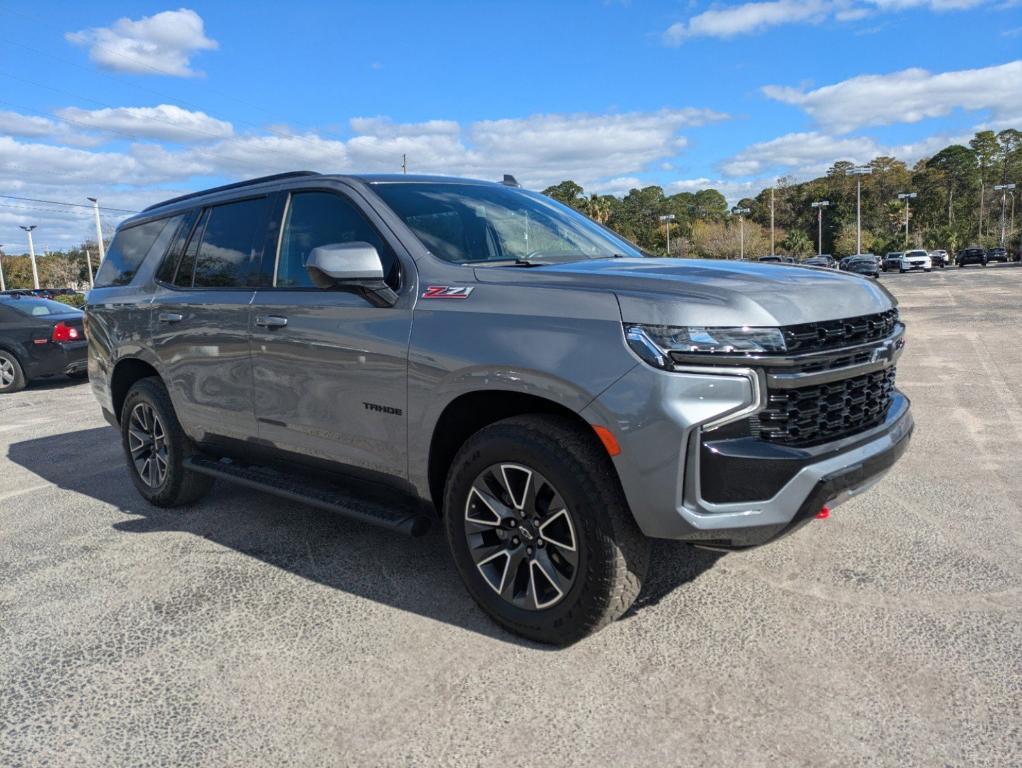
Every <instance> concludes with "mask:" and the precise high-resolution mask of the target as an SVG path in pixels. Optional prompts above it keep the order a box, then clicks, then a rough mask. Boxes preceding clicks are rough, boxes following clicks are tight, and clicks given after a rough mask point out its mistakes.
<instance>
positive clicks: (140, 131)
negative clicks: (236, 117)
mask: <svg viewBox="0 0 1022 768" xmlns="http://www.w3.org/2000/svg"><path fill="white" fill-rule="evenodd" d="M57 115H58V116H59V117H61V118H63V119H65V120H68V121H70V122H72V123H74V124H76V125H78V126H80V127H83V128H89V129H93V130H98V131H110V132H113V133H120V134H127V135H128V136H132V137H136V138H146V139H157V140H160V141H173V142H189V141H210V140H214V139H225V138H228V137H230V136H232V135H233V134H234V128H233V127H232V126H231V124H230V123H228V122H225V121H223V120H217V119H216V118H213V117H210V116H209V115H207V114H206V113H205V112H190V111H189V110H187V109H182V108H181V107H177V106H174V105H172V104H160V105H159V106H156V107H116V108H109V109H93V110H88V109H79V108H78V107H67V108H65V109H61V110H58V111H57Z"/></svg>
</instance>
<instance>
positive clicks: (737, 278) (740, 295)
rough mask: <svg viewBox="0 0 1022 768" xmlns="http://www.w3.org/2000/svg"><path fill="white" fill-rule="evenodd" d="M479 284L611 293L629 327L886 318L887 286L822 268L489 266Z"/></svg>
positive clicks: (608, 263)
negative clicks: (869, 316)
mask: <svg viewBox="0 0 1022 768" xmlns="http://www.w3.org/2000/svg"><path fill="white" fill-rule="evenodd" d="M475 273H476V278H477V279H478V280H479V282H481V283H507V284H516V285H523V286H526V285H542V286H544V287H562V288H565V289H572V288H574V289H587V290H599V291H612V292H613V293H615V294H616V295H617V297H618V301H619V303H620V305H621V317H622V320H624V322H626V323H649V324H656V325H699V326H740V325H753V326H782V325H796V324H798V323H806V322H814V321H819V320H838V319H842V318H846V317H858V316H860V315H871V314H874V313H877V312H883V311H885V310H888V309H890V308H891V307H893V306H895V305H896V304H897V301H896V300H895V299H894V297H893V296H891V294H890V293H888V292H887V290H886V289H885V288H883V287H882V286H880V285H877V284H876V283H873V282H869V281H866V280H863V279H862V278H861V277H858V276H856V275H848V274H841V273H840V272H838V271H836V270H833V269H827V268H817V267H801V266H794V265H784V264H760V263H755V262H738V261H717V260H711V259H661V258H645V259H593V260H588V261H578V262H573V263H571V264H551V265H550V266H544V267H529V268H523V267H485V268H478V269H476V270H475Z"/></svg>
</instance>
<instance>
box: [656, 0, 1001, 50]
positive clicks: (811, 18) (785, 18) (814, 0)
mask: <svg viewBox="0 0 1022 768" xmlns="http://www.w3.org/2000/svg"><path fill="white" fill-rule="evenodd" d="M1009 1H1010V0H1009ZM996 2H998V0H768V1H767V2H749V3H744V4H742V5H736V6H731V7H725V8H711V9H710V10H708V11H703V12H702V13H698V14H696V15H695V16H692V17H691V18H689V19H688V20H686V21H678V22H675V23H674V24H671V26H669V27H668V28H667V30H666V31H665V32H664V35H663V37H664V42H665V43H666V44H668V45H681V44H682V43H684V42H685V41H686V40H689V39H691V38H694V37H712V38H718V39H724V40H727V39H730V38H733V37H737V36H739V35H750V34H755V33H757V32H763V31H764V30H766V29H770V28H771V27H779V26H784V25H787V24H817V23H820V22H822V21H826V20H830V19H833V20H835V21H839V22H850V21H857V20H859V19H863V18H865V17H867V16H870V15H872V14H873V13H895V12H898V11H906V10H911V9H914V8H924V9H927V10H930V11H935V12H944V11H961V10H967V9H969V8H975V7H977V6H981V5H991V4H994V3H996Z"/></svg>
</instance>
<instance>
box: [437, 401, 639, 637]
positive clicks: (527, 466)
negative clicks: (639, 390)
mask: <svg viewBox="0 0 1022 768" xmlns="http://www.w3.org/2000/svg"><path fill="white" fill-rule="evenodd" d="M444 522H445V529H446V532H447V540H448V544H449V546H450V548H451V553H452V555H453V557H454V562H455V564H456V565H457V568H458V571H459V573H460V574H461V577H462V579H463V580H464V582H465V585H466V587H467V588H468V591H469V593H470V594H471V595H472V597H473V598H475V600H476V602H478V603H479V605H480V606H481V607H482V608H483V610H485V611H486V612H487V613H488V614H489V615H490V616H491V617H493V618H494V619H495V620H496V621H497V622H498V623H500V624H501V625H503V626H504V627H506V628H507V629H509V630H511V631H512V632H515V633H517V634H519V635H523V636H525V637H528V638H530V639H533V640H537V641H539V642H543V643H552V644H556V645H567V644H569V643H572V642H575V641H577V640H579V639H581V638H583V637H585V636H586V635H588V634H591V633H592V632H595V631H596V630H598V629H600V628H601V627H603V626H604V625H606V624H609V623H610V622H611V621H613V620H614V619H616V618H618V617H620V616H621V615H622V614H623V613H624V612H625V611H626V610H628V608H629V607H630V606H631V605H632V603H633V602H634V601H635V598H636V597H637V596H638V594H639V589H640V588H641V586H642V581H643V579H644V578H645V574H646V568H647V564H648V560H649V541H648V540H647V539H646V538H645V537H644V536H643V535H642V533H641V532H640V531H639V529H638V527H637V526H636V525H635V521H634V520H633V519H632V516H631V512H630V511H629V509H628V505H627V502H626V501H625V498H624V493H623V492H622V490H621V487H620V484H619V483H618V480H617V477H616V476H615V474H614V468H613V465H612V464H611V462H610V459H609V457H608V456H607V455H606V453H605V452H603V451H602V450H601V449H600V448H599V447H598V443H597V441H596V440H595V437H594V436H592V435H590V434H588V432H587V430H585V429H582V428H580V427H578V426H577V425H575V424H574V423H572V422H571V421H569V420H567V419H565V418H561V417H554V416H539V415H535V416H520V417H515V418H511V419H506V420H504V421H500V422H497V423H496V424H493V425H491V426H489V427H486V428H484V429H482V430H481V431H479V432H477V433H476V434H475V435H473V436H472V437H471V438H469V440H468V441H467V442H466V443H465V445H464V446H462V448H461V450H460V451H459V452H458V455H457V456H456V457H455V459H454V462H453V463H452V465H451V469H450V472H449V474H448V480H447V487H446V495H445V503H444Z"/></svg>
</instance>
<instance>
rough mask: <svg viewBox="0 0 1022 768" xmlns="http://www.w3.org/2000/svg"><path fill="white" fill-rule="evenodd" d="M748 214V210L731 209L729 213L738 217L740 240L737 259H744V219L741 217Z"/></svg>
mask: <svg viewBox="0 0 1022 768" xmlns="http://www.w3.org/2000/svg"><path fill="white" fill-rule="evenodd" d="M748 212H749V209H748V208H732V209H731V213H733V214H736V215H737V216H738V231H739V233H740V235H739V237H740V238H741V239H740V242H741V245H740V246H739V247H740V248H741V250H740V251H739V255H738V258H739V259H744V258H745V219H744V218H743V217H744V216H745V215H746V214H747V213H748Z"/></svg>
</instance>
